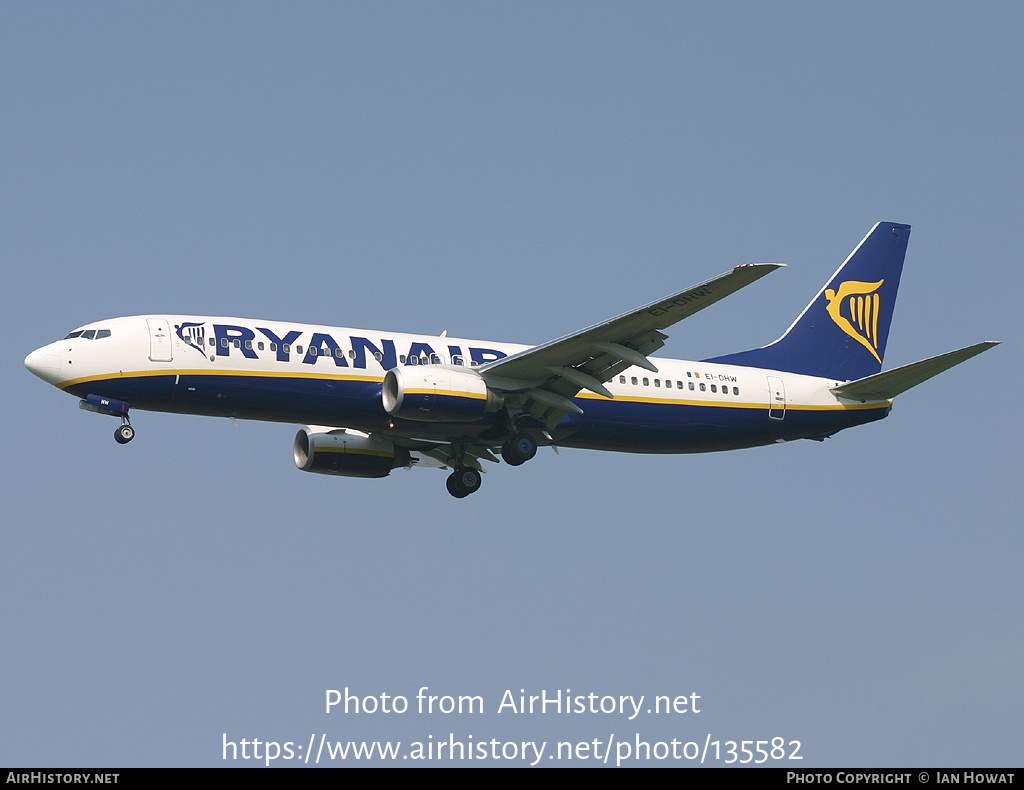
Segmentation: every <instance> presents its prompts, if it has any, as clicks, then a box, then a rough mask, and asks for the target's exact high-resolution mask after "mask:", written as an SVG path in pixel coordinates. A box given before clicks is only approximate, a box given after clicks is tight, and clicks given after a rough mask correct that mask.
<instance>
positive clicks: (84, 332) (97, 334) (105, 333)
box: [64, 329, 110, 340]
mask: <svg viewBox="0 0 1024 790" xmlns="http://www.w3.org/2000/svg"><path fill="white" fill-rule="evenodd" d="M73 337H80V338H82V340H102V339H103V338H105V337H110V330H109V329H76V330H75V331H74V332H69V333H68V336H67V337H65V338H64V339H65V340H70V339H71V338H73Z"/></svg>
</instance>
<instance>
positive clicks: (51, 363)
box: [25, 343, 60, 384]
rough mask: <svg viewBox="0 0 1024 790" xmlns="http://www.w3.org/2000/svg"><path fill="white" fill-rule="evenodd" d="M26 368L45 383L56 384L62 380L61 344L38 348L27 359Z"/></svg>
mask: <svg viewBox="0 0 1024 790" xmlns="http://www.w3.org/2000/svg"><path fill="white" fill-rule="evenodd" d="M25 367H26V368H28V369H29V370H30V371H31V372H32V373H34V374H35V375H37V376H39V378H41V379H42V380H43V381H46V382H49V383H50V384H56V383H57V382H58V381H59V380H60V344H59V343H50V345H48V346H43V347H42V348H37V349H36V350H35V351H33V352H32V353H31V354H29V355H28V356H27V357H25Z"/></svg>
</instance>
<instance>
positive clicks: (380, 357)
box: [373, 351, 384, 362]
mask: <svg viewBox="0 0 1024 790" xmlns="http://www.w3.org/2000/svg"><path fill="white" fill-rule="evenodd" d="M373 358H374V359H375V360H377V361H378V362H383V361H384V355H383V354H381V353H380V352H379V351H374V352H373Z"/></svg>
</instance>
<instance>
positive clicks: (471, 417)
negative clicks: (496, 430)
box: [381, 365, 505, 422]
mask: <svg viewBox="0 0 1024 790" xmlns="http://www.w3.org/2000/svg"><path fill="white" fill-rule="evenodd" d="M381 399H382V401H383V403H384V410H385V411H386V412H387V413H388V414H390V415H391V416H392V417H402V418H403V419H406V420H418V421H420V422H475V421H476V420H478V419H480V417H482V416H483V415H484V414H488V413H490V412H495V411H498V410H499V409H500V408H502V407H503V406H504V405H505V400H504V398H503V397H502V396H501V395H500V394H498V393H496V392H492V391H491V390H490V389H488V388H487V384H486V383H485V382H484V380H483V378H481V377H480V374H479V373H477V372H476V371H473V370H466V369H465V368H461V367H453V366H450V365H424V366H411V367H407V368H392V369H391V370H389V371H388V372H387V374H386V375H385V376H384V386H383V387H382V389H381Z"/></svg>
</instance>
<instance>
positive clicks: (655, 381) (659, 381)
mask: <svg viewBox="0 0 1024 790" xmlns="http://www.w3.org/2000/svg"><path fill="white" fill-rule="evenodd" d="M654 386H655V387H660V386H661V379H655V380H654Z"/></svg>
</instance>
